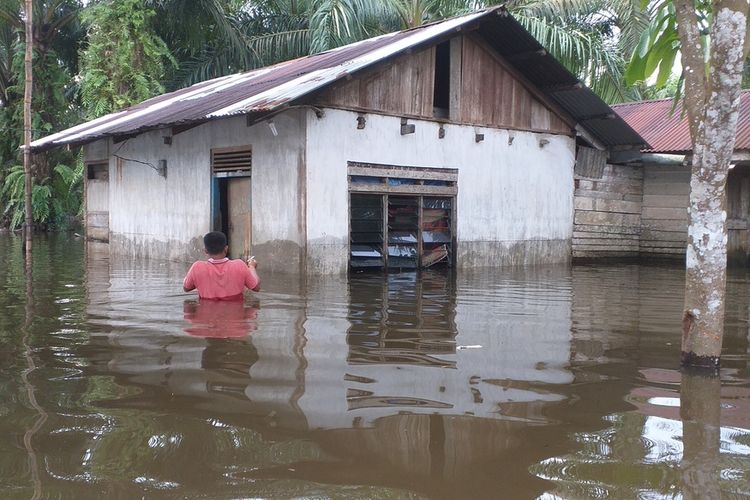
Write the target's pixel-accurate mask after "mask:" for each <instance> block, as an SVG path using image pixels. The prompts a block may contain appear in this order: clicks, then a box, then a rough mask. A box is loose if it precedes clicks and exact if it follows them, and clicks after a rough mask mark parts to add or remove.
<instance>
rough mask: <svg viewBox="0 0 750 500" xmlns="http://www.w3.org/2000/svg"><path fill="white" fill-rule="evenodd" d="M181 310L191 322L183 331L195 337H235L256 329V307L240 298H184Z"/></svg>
mask: <svg viewBox="0 0 750 500" xmlns="http://www.w3.org/2000/svg"><path fill="white" fill-rule="evenodd" d="M183 311H184V313H185V320H187V321H189V322H190V323H192V325H190V326H189V327H188V328H185V332H187V333H188V334H190V335H193V336H195V337H205V338H224V339H228V338H237V337H244V336H246V335H247V334H249V333H250V332H252V331H253V330H255V329H256V325H255V323H254V321H253V320H255V318H256V317H257V315H258V309H257V308H256V307H253V306H248V305H245V303H244V302H243V301H240V300H201V301H200V302H195V301H192V300H186V301H185V304H184V305H183Z"/></svg>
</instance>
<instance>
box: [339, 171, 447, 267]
mask: <svg viewBox="0 0 750 500" xmlns="http://www.w3.org/2000/svg"><path fill="white" fill-rule="evenodd" d="M457 179H458V171H457V170H456V169H453V168H426V167H403V166H394V165H380V164H368V163H357V162H349V191H350V193H351V194H350V226H349V230H350V232H349V235H350V236H349V244H350V266H351V268H352V269H366V268H371V269H372V268H375V269H383V268H387V269H417V268H425V267H431V266H434V265H443V266H450V265H452V264H453V253H454V252H453V249H454V246H455V241H454V234H455V229H454V210H455V203H454V200H455V196H456V193H457V186H456V182H457Z"/></svg>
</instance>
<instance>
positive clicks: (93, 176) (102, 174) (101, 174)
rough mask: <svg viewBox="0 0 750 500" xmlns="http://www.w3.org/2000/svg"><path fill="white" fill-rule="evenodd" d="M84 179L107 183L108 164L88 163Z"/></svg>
mask: <svg viewBox="0 0 750 500" xmlns="http://www.w3.org/2000/svg"><path fill="white" fill-rule="evenodd" d="M86 177H87V178H88V179H89V180H92V181H108V180H109V163H90V164H89V165H87V167H86Z"/></svg>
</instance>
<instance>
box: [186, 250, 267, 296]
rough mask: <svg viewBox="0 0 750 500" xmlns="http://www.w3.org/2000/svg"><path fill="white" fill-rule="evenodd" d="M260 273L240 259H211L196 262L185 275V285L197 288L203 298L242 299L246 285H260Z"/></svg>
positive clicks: (250, 286)
mask: <svg viewBox="0 0 750 500" xmlns="http://www.w3.org/2000/svg"><path fill="white" fill-rule="evenodd" d="M259 282H260V280H259V279H258V275H257V274H256V273H255V272H253V271H251V270H250V269H249V268H248V267H247V264H246V263H245V261H243V260H240V259H234V260H229V259H220V260H213V259H209V260H207V261H205V260H199V261H198V262H196V263H194V264H193V265H192V266H191V267H190V270H189V271H188V273H187V276H185V280H184V281H183V286H184V287H185V288H188V289H192V288H197V289H198V296H199V297H200V298H202V299H219V300H232V299H241V298H242V292H244V291H245V287H247V288H250V289H253V288H255V287H257V286H258V283H259Z"/></svg>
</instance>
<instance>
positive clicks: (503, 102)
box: [315, 36, 573, 135]
mask: <svg viewBox="0 0 750 500" xmlns="http://www.w3.org/2000/svg"><path fill="white" fill-rule="evenodd" d="M450 43H451V51H450V52H451V70H450V87H451V89H450V94H451V97H450V101H451V102H450V108H451V109H450V110H449V117H448V118H446V117H444V116H443V117H438V116H436V115H435V113H434V110H433V94H434V84H435V52H436V51H435V47H434V46H433V47H429V48H427V49H425V50H422V51H419V52H415V53H411V54H405V55H403V56H401V57H399V58H398V59H396V60H394V61H392V62H390V63H385V64H383V65H379V66H378V67H376V68H374V69H373V70H370V71H368V72H366V73H364V74H362V75H359V76H357V77H354V78H352V79H350V80H348V81H345V82H342V83H340V84H338V85H334V86H333V87H331V88H329V89H327V90H325V91H323V92H322V93H321V94H319V95H318V96H317V97H316V99H315V104H316V105H319V106H329V107H334V108H336V107H339V108H345V109H353V110H361V111H373V112H380V113H385V114H390V115H396V116H409V117H418V118H427V119H439V120H441V121H449V122H453V123H464V124H471V125H482V126H489V127H498V128H509V129H517V130H531V131H538V132H551V133H559V134H568V135H570V134H571V129H572V128H573V123H572V120H571V119H570V118H569V117H568V118H564V117H563V116H562V113H557V112H556V111H555V110H553V109H552V108H553V107H554V106H553V105H550V104H548V103H545V102H543V100H544V98H543V97H542V96H541V95H540V94H539V92H535V91H534V90H533V89H532V88H531V84H529V83H528V82H525V81H523V77H521V76H519V75H518V74H517V73H516V72H515V71H513V70H512V68H510V66H509V65H506V64H505V63H504V61H503V60H502V59H501V58H500V56H499V55H497V54H496V53H494V51H493V50H492V49H491V48H489V47H487V46H486V45H485V44H484V43H483V41H482V40H481V39H478V38H473V37H472V36H459V37H456V38H454V39H453V40H451V42H450Z"/></svg>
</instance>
